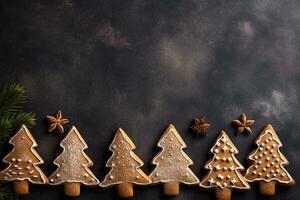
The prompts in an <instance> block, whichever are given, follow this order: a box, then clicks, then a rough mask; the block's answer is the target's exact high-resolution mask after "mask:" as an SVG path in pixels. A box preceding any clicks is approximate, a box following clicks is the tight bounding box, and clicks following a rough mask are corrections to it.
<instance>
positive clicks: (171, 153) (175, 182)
mask: <svg viewBox="0 0 300 200" xmlns="http://www.w3.org/2000/svg"><path fill="white" fill-rule="evenodd" d="M158 147H160V148H162V151H161V152H160V153H158V155H156V156H155V157H154V158H153V160H152V163H153V164H154V165H156V168H155V169H154V170H153V171H152V172H151V174H150V175H149V177H150V178H151V180H152V182H153V183H163V186H164V194H166V195H171V196H174V195H178V194H179V183H183V184H187V185H193V184H198V183H199V180H198V178H197V177H196V176H195V174H194V173H193V172H192V171H191V169H190V168H189V166H190V165H192V164H193V161H192V160H191V159H190V158H189V156H188V155H187V154H186V153H184V151H183V150H182V149H184V148H186V144H185V143H184V141H183V140H182V138H181V137H180V135H179V133H178V132H177V130H176V129H175V127H174V126H173V125H172V124H170V125H169V127H168V128H167V129H166V130H165V132H164V133H163V135H162V136H161V138H160V140H159V141H158Z"/></svg>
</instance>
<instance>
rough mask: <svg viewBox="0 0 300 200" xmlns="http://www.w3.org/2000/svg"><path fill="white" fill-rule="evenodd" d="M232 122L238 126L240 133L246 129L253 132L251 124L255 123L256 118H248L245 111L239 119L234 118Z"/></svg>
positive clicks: (238, 132)
mask: <svg viewBox="0 0 300 200" xmlns="http://www.w3.org/2000/svg"><path fill="white" fill-rule="evenodd" d="M232 123H234V124H235V125H237V126H238V130H237V134H238V135H240V134H241V133H243V132H245V131H246V132H248V133H250V134H251V133H252V130H251V128H250V126H251V125H252V124H254V123H255V120H252V119H247V116H246V115H245V113H243V114H242V116H241V118H240V119H239V120H233V121H232Z"/></svg>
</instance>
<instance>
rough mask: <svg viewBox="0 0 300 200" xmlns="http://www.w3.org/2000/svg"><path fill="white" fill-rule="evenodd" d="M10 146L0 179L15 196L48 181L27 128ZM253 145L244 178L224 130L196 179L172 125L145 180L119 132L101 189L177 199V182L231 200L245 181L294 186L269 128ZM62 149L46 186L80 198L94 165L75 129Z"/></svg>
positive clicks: (265, 188) (269, 189) (268, 190)
mask: <svg viewBox="0 0 300 200" xmlns="http://www.w3.org/2000/svg"><path fill="white" fill-rule="evenodd" d="M10 143H11V144H12V145H14V148H13V150H12V151H11V152H10V153H9V154H8V155H7V156H6V157H5V158H4V159H3V161H4V162H5V163H8V164H9V166H8V167H7V168H6V169H5V170H3V171H2V172H1V173H0V179H1V180H3V181H13V186H14V191H15V192H16V193H18V194H28V193H29V186H28V183H29V182H31V183H34V184H47V183H48V178H47V177H46V176H45V175H44V173H43V172H42V171H41V169H40V168H39V167H38V165H39V164H42V163H43V160H42V158H41V157H40V156H39V155H38V153H37V152H36V151H35V149H34V147H36V146H37V144H36V142H35V140H34V138H33V136H32V135H31V133H30V132H29V130H28V129H27V128H26V126H24V125H23V126H22V127H21V129H20V130H19V131H18V132H17V134H16V135H15V136H14V137H12V138H11V140H10ZM256 144H257V146H258V148H257V150H255V151H254V152H252V153H251V154H250V156H249V158H250V160H252V161H254V164H253V165H251V166H250V167H249V168H248V169H247V171H246V174H245V176H243V175H242V174H241V173H240V171H242V170H244V168H243V166H242V165H241V164H240V163H239V161H238V160H237V159H236V157H235V154H237V153H238V150H237V149H236V147H235V146H234V144H233V143H232V141H231V140H230V139H229V137H228V136H227V134H226V133H225V132H224V131H222V132H221V133H220V134H219V136H218V138H217V141H216V143H215V144H214V145H213V147H212V149H211V152H212V153H213V154H214V157H213V158H212V159H211V160H210V161H209V162H208V163H207V164H206V165H205V168H206V169H209V173H208V174H207V175H206V176H205V177H204V178H203V180H202V181H199V180H198V178H197V177H196V176H195V174H194V173H193V172H192V171H191V170H190V168H189V166H190V165H192V164H193V161H192V160H191V159H190V158H189V157H188V156H187V155H186V154H185V153H184V152H183V150H182V149H183V148H185V147H186V144H185V143H184V141H183V140H182V138H181V137H180V135H179V133H178V132H177V130H176V129H175V127H174V126H173V125H169V127H168V128H167V129H166V131H165V132H164V134H163V135H162V137H161V139H160V140H159V142H158V146H159V147H161V148H162V149H163V150H162V151H161V152H160V153H159V154H158V155H157V156H155V158H154V159H153V164H155V165H156V168H155V169H154V170H153V171H152V172H151V174H150V175H149V176H147V175H146V174H145V173H144V172H143V171H142V170H141V169H140V167H141V166H143V162H142V161H141V160H140V159H139V158H138V156H137V155H136V154H135V153H134V152H133V150H134V149H135V145H134V143H133V142H132V141H131V139H130V138H129V137H128V135H127V134H126V133H125V132H124V131H123V130H122V129H118V131H117V133H116V135H115V138H114V140H113V142H112V144H111V145H110V147H109V148H110V150H111V151H112V152H113V155H112V156H111V158H110V159H109V160H108V162H107V164H106V166H107V167H110V168H111V170H110V172H109V173H108V174H107V175H106V177H105V178H104V180H103V181H102V182H101V183H100V186H102V187H108V186H113V185H116V186H117V189H118V192H119V195H120V196H121V197H131V196H133V184H140V185H147V184H151V183H163V186H164V193H165V194H167V195H178V194H179V184H180V183H181V184H187V185H194V184H200V186H201V187H204V188H214V189H215V191H216V197H217V199H230V196H231V189H250V186H249V184H248V182H252V181H259V182H260V189H261V192H262V193H264V194H269V195H273V194H274V193H275V185H276V183H281V184H287V185H292V184H294V180H293V178H292V177H291V176H290V175H289V173H288V172H287V171H286V170H285V169H284V167H283V166H284V165H286V164H288V161H287V159H286V158H285V157H284V156H283V155H282V154H281V152H280V151H279V147H281V146H282V144H281V142H280V140H279V138H278V136H277V135H276V133H275V131H274V129H273V128H272V126H271V125H267V126H266V128H265V129H264V130H263V131H262V133H261V134H260V135H259V137H258V138H257V140H256ZM61 146H62V147H63V149H64V150H63V152H62V153H61V154H60V156H58V157H57V158H56V159H55V161H54V163H55V164H56V165H57V166H58V168H57V170H56V171H55V172H54V173H53V174H52V175H51V176H50V177H49V184H50V185H58V184H64V187H65V194H66V195H68V196H78V195H79V194H80V185H81V184H83V185H98V184H99V181H98V179H97V178H96V177H95V175H94V174H93V173H92V172H91V171H90V169H89V168H90V167H91V166H92V165H93V162H92V161H91V159H90V158H89V157H88V156H87V155H86V154H85V153H84V149H86V148H87V144H86V143H85V141H84V139H83V138H82V136H81V135H80V133H79V132H78V130H77V129H76V128H75V127H72V128H71V130H70V131H69V132H68V134H67V135H66V137H65V138H64V139H63V141H62V142H61Z"/></svg>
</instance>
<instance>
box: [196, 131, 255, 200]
mask: <svg viewBox="0 0 300 200" xmlns="http://www.w3.org/2000/svg"><path fill="white" fill-rule="evenodd" d="M210 151H211V152H212V153H213V154H214V157H213V158H212V159H211V160H210V161H208V163H206V164H205V168H206V169H208V170H210V171H209V173H208V174H207V175H206V176H205V177H204V178H203V180H202V181H201V183H200V186H201V187H204V188H215V192H216V198H217V199H218V200H230V199H231V190H232V189H240V190H244V189H250V186H249V184H248V183H247V181H246V180H245V178H244V177H243V176H242V175H241V173H240V171H241V170H244V167H243V166H242V165H241V163H240V162H239V161H238V160H237V159H236V157H235V154H238V153H239V152H238V150H237V148H236V147H235V146H234V144H233V143H232V141H231V140H230V139H229V137H228V136H227V134H226V133H225V132H224V131H221V133H220V134H219V136H218V138H217V141H216V143H215V144H214V145H213V147H212V149H211V150H210Z"/></svg>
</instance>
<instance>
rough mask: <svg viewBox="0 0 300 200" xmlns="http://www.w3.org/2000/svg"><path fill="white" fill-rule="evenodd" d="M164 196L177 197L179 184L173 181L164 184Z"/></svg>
mask: <svg viewBox="0 0 300 200" xmlns="http://www.w3.org/2000/svg"><path fill="white" fill-rule="evenodd" d="M164 194H165V195H169V196H177V195H179V183H178V182H175V181H172V182H167V183H164Z"/></svg>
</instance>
